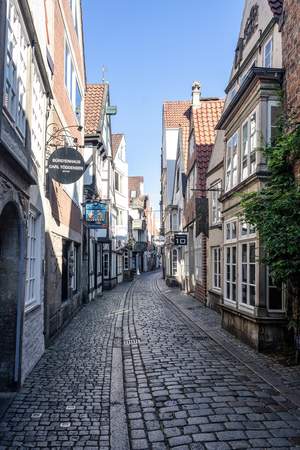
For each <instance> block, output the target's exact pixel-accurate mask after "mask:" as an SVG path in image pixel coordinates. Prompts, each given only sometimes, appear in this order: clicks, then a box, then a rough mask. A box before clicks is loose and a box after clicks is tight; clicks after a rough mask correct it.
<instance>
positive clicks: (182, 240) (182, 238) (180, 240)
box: [174, 233, 188, 245]
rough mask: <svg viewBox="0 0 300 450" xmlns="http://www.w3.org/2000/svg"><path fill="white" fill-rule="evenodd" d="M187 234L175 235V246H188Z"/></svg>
mask: <svg viewBox="0 0 300 450" xmlns="http://www.w3.org/2000/svg"><path fill="white" fill-rule="evenodd" d="M187 240H188V238H187V234H186V233H175V234H174V244H175V245H187Z"/></svg>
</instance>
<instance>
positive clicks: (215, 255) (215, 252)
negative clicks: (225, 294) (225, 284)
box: [211, 246, 221, 291]
mask: <svg viewBox="0 0 300 450" xmlns="http://www.w3.org/2000/svg"><path fill="white" fill-rule="evenodd" d="M211 264H212V267H211V274H212V288H213V289H214V290H215V291H221V247H220V246H219V247H212V249H211ZM215 269H217V270H215ZM216 280H217V283H215V281H216Z"/></svg>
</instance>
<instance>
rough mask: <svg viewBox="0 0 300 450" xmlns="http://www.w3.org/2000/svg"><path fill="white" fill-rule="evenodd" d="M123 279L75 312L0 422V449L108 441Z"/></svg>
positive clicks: (106, 443) (97, 445)
mask: <svg viewBox="0 0 300 450" xmlns="http://www.w3.org/2000/svg"><path fill="white" fill-rule="evenodd" d="M126 287H127V286H126V285H125V286H124V285H123V286H118V288H116V289H115V290H114V291H111V292H109V293H106V294H105V296H103V297H101V298H99V299H98V300H97V301H95V302H93V303H90V304H88V305H87V306H85V307H84V308H82V310H81V311H80V312H79V313H78V314H77V316H76V317H74V319H73V320H72V322H71V323H70V324H69V325H68V326H67V328H66V329H65V330H64V332H63V333H62V334H61V335H60V336H59V338H58V339H57V340H56V341H55V343H54V344H53V345H52V346H51V347H50V348H49V349H48V350H47V351H46V353H45V354H44V356H43V357H42V359H41V360H40V362H39V363H38V365H37V366H36V368H35V369H34V370H33V372H32V373H31V374H30V376H29V377H28V378H27V380H26V381H25V384H24V387H23V388H22V390H21V391H20V392H19V393H18V394H17V396H16V397H15V400H14V401H13V403H12V404H11V406H10V407H9V409H8V410H7V412H6V415H5V416H4V418H3V419H2V422H1V424H0V449H1V450H2V449H4V448H5V449H27V448H30V449H31V448H34V449H40V448H43V449H44V448H60V447H63V448H75V449H76V448H78V449H79V448H90V449H93V448H95V449H98V448H101V449H103V450H106V449H108V448H109V447H110V387H111V386H110V381H111V368H112V347H113V338H114V328H115V323H116V320H117V315H116V314H114V311H118V309H119V305H120V303H121V301H122V297H123V295H124V290H125V289H126Z"/></svg>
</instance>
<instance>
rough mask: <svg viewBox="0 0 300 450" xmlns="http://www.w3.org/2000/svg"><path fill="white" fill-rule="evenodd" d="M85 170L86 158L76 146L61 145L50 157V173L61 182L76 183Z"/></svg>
mask: <svg viewBox="0 0 300 450" xmlns="http://www.w3.org/2000/svg"><path fill="white" fill-rule="evenodd" d="M84 171H85V162H84V159H83V157H82V155H81V153H79V151H78V150H76V148H73V147H59V148H57V149H56V150H54V152H53V153H51V155H50V157H49V160H48V174H49V176H50V177H51V178H53V179H54V180H56V181H58V182H59V183H62V184H71V183H75V182H76V181H78V180H79V178H80V177H81V176H82V175H83V172H84Z"/></svg>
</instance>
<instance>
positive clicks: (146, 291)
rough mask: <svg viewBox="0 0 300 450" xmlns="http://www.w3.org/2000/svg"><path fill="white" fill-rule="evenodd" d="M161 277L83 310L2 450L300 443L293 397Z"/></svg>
mask: <svg viewBox="0 0 300 450" xmlns="http://www.w3.org/2000/svg"><path fill="white" fill-rule="evenodd" d="M159 278H160V274H159V273H154V274H149V275H143V276H141V277H140V278H138V280H137V281H136V282H135V283H133V284H132V285H129V284H124V285H121V286H118V287H117V288H116V289H115V290H113V291H111V292H109V293H105V294H104V296H103V297H102V298H99V299H98V300H97V301H95V302H93V303H91V304H89V305H87V306H85V307H84V308H83V309H82V310H81V311H80V312H79V314H78V315H77V316H76V317H75V319H73V321H72V322H71V324H70V325H69V326H68V327H67V328H66V329H65V331H64V332H63V334H62V335H61V336H60V337H59V338H58V339H57V340H56V342H55V343H54V345H53V346H52V347H51V348H49V349H48V350H47V352H46V353H45V355H44V356H43V358H42V359H41V361H40V363H39V364H38V365H37V367H36V368H35V370H34V371H33V372H32V373H31V375H30V376H29V378H28V380H27V381H26V383H25V385H24V388H23V389H22V390H21V391H20V393H18V395H17V396H16V398H15V400H14V402H13V403H12V405H11V406H10V408H9V409H8V411H7V413H6V415H5V416H4V418H3V420H2V423H1V424H0V449H2V448H3V449H4V448H5V449H6V448H9V449H14V448H16V449H20V448H22V449H27V448H35V449H40V448H55V447H56V448H61V447H63V448H74V449H78V450H79V449H83V448H84V449H96V448H100V449H103V450H105V449H109V448H110V449H112V450H126V449H129V448H130V449H131V450H136V449H141V450H142V449H150V450H164V449H171V448H172V449H173V448H175V449H177V450H196V449H197V450H202V449H206V450H213V449H220V450H222V449H224V450H226V449H242V448H256V449H260V450H263V449H266V448H271V449H279V448H280V449H285V448H289V449H290V448H292V449H296V448H300V447H298V446H297V444H299V445H300V414H299V410H297V408H296V407H295V405H293V404H292V403H291V402H290V401H287V399H286V397H285V396H284V395H282V394H280V392H279V391H278V390H277V389H274V388H273V387H272V386H271V385H270V384H269V383H267V382H266V381H264V380H263V379H262V378H261V377H260V376H258V375H257V374H256V373H254V372H253V371H252V370H251V369H250V368H249V367H247V366H246V365H245V364H243V362H242V361H241V360H239V359H236V358H235V357H234V356H233V355H232V354H230V353H228V352H227V351H226V350H225V349H224V347H223V346H221V345H220V344H219V343H218V342H216V341H215V340H213V339H211V338H210V337H209V336H208V334H207V333H206V332H205V330H204V331H201V329H200V328H199V325H200V319H199V317H198V315H200V313H199V312H198V310H196V309H195V310H189V311H190V312H192V313H194V312H195V311H197V314H198V315H196V314H195V317H194V318H195V321H194V323H196V325H195V324H194V323H193V322H192V321H191V320H189V319H188V318H187V317H186V316H183V314H181V311H180V310H179V309H178V307H177V306H176V307H174V306H173V305H172V303H170V301H168V300H167V299H166V297H164V296H162V295H161V294H160V291H159V290H158V288H160V289H161V290H163V291H164V294H165V295H168V296H169V298H170V299H171V300H172V301H173V302H174V303H176V302H178V303H180V301H182V302H184V301H186V302H187V305H188V304H189V305H191V304H193V305H194V306H193V307H195V303H193V300H191V299H190V298H189V299H184V298H183V297H180V295H181V294H180V293H178V292H177V291H176V290H174V291H173V290H168V289H167V288H166V287H165V285H164V284H163V283H162V282H161V281H160V280H159ZM167 291H168V292H167ZM189 302H192V303H189ZM182 305H183V303H182V304H181V306H180V307H182ZM205 311H206V310H205ZM205 311H203V316H204V317H205V320H204V322H205V323H206V325H207V326H208V325H209V313H208V312H205ZM212 313H213V312H212ZM211 318H212V319H211V320H213V316H211ZM215 320H216V319H215ZM224 342H226V345H227V342H229V341H226V340H225V335H224ZM231 346H234V343H232V345H231ZM250 353H251V352H250ZM250 353H249V354H250ZM260 365H261V367H263V362H261V363H260ZM266 367H267V366H266ZM275 369H276V368H275ZM290 381H291V377H289V376H288V377H287V383H289V382H290ZM124 424H125V426H124ZM1 445H2V447H1Z"/></svg>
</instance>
